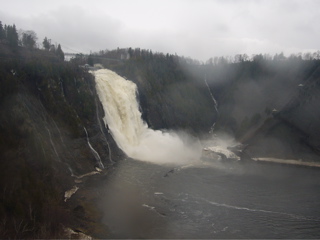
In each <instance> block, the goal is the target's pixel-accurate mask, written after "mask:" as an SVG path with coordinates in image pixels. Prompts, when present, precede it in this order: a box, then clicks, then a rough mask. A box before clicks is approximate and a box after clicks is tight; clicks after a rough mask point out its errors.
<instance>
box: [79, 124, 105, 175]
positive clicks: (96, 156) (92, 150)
mask: <svg viewBox="0 0 320 240" xmlns="http://www.w3.org/2000/svg"><path fill="white" fill-rule="evenodd" d="M83 129H84V131H85V132H86V136H87V143H88V145H89V147H90V149H91V152H92V154H93V156H94V157H95V159H96V160H97V162H98V165H99V167H100V168H101V169H104V165H103V163H102V161H101V158H100V155H99V153H98V152H97V151H96V150H95V149H94V148H93V147H92V145H91V143H90V141H89V136H88V132H87V129H86V128H85V127H83Z"/></svg>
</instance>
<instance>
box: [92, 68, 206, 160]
mask: <svg viewBox="0 0 320 240" xmlns="http://www.w3.org/2000/svg"><path fill="white" fill-rule="evenodd" d="M94 75H95V80H96V89H97V92H98V95H99V98H100V101H101V103H102V105H103V109H104V112H105V117H104V119H103V120H104V123H105V124H106V125H108V127H109V129H110V131H111V133H112V135H113V137H114V139H115V141H116V143H117V144H118V146H119V147H120V148H121V149H122V150H123V151H124V152H125V153H126V154H127V155H128V156H129V157H131V158H134V159H138V160H143V161H149V162H153V163H159V164H162V163H172V164H185V163H188V162H192V161H195V160H198V159H199V158H200V155H201V146H200V144H198V142H193V143H189V144H186V141H184V140H186V139H182V138H181V137H179V136H178V135H177V134H175V133H168V132H162V131H155V130H152V129H150V128H148V126H147V124H146V123H145V122H143V120H142V119H141V112H140V111H139V104H138V101H137V98H136V92H137V87H136V85H135V84H134V83H133V82H131V81H129V80H126V79H124V78H122V77H121V76H119V75H117V74H116V73H115V72H113V71H110V70H107V69H101V70H98V71H95V72H94Z"/></svg>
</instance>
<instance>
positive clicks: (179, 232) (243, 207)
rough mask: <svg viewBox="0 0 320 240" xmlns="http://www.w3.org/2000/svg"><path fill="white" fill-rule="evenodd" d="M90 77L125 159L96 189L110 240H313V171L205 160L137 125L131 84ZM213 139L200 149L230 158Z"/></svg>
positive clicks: (173, 138) (318, 230)
mask: <svg viewBox="0 0 320 240" xmlns="http://www.w3.org/2000/svg"><path fill="white" fill-rule="evenodd" d="M94 75H95V80H96V89H97V92H98V95H99V99H100V101H101V103H102V105H103V108H104V111H105V117H104V122H105V125H108V127H109V129H110V131H111V133H112V136H113V137H114V139H115V141H116V142H117V145H118V146H119V147H120V148H121V149H122V150H123V151H124V152H125V153H126V155H127V156H129V157H128V158H127V159H126V160H123V161H120V162H119V163H117V166H116V168H115V169H114V170H113V171H111V172H110V174H109V177H108V179H107V180H106V181H105V182H103V184H102V187H99V192H100V195H99V199H98V200H97V206H98V207H99V209H100V210H101V212H102V213H103V216H104V217H103V220H102V221H103V223H104V224H106V225H107V226H108V227H109V229H110V231H111V237H113V238H228V239H229V238H319V237H320V201H319V200H320V174H319V173H320V172H319V171H320V170H319V168H316V169H313V168H306V167H301V166H299V167H298V166H286V165H280V164H274V163H263V162H254V161H252V162H241V161H231V160H229V161H219V160H218V159H221V157H220V158H219V157H218V155H216V156H215V157H214V158H211V157H209V158H208V157H207V158H206V160H205V158H204V155H201V151H202V148H203V147H205V146H203V144H201V143H200V141H198V140H196V139H194V138H192V137H190V136H188V135H187V134H182V133H175V132H164V131H155V130H153V129H150V128H149V127H148V126H147V124H146V123H145V122H143V120H142V118H141V112H140V110H139V103H138V101H137V96H136V93H137V87H136V85H135V84H134V83H133V82H131V81H129V80H126V79H124V78H122V77H121V76H119V75H118V74H116V73H115V72H112V71H110V70H107V69H102V70H98V71H95V72H94ZM217 140H219V139H215V141H216V143H215V144H210V145H208V146H209V148H207V149H205V150H206V151H208V150H210V149H211V151H215V152H217V150H219V151H218V152H220V153H221V150H222V149H223V152H222V153H223V155H225V156H229V155H230V157H232V156H231V155H232V154H229V153H227V154H226V153H225V152H226V151H228V150H227V146H232V145H230V144H231V142H230V143H229V144H227V145H226V143H227V142H226V141H224V140H223V141H222V140H221V139H220V140H221V141H217ZM219 142H221V143H224V144H223V145H225V146H222V145H221V143H219ZM210 146H211V148H210ZM228 152H230V151H228ZM201 156H202V157H201ZM133 158H134V159H139V160H133ZM214 159H216V160H214Z"/></svg>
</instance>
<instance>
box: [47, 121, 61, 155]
mask: <svg viewBox="0 0 320 240" xmlns="http://www.w3.org/2000/svg"><path fill="white" fill-rule="evenodd" d="M46 129H47V131H48V133H49V139H50V143H51V146H52V148H53V150H54V152H55V154H56V155H57V157H58V160H59V161H60V156H59V154H58V152H57V149H56V146H55V145H54V143H53V141H52V137H51V132H50V130H49V128H47V127H46Z"/></svg>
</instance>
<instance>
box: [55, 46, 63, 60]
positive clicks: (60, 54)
mask: <svg viewBox="0 0 320 240" xmlns="http://www.w3.org/2000/svg"><path fill="white" fill-rule="evenodd" d="M56 54H57V56H58V57H59V58H60V59H61V60H64V53H63V51H62V49H61V45H60V44H59V45H58V48H57V50H56Z"/></svg>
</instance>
